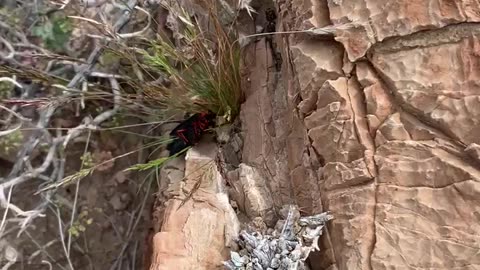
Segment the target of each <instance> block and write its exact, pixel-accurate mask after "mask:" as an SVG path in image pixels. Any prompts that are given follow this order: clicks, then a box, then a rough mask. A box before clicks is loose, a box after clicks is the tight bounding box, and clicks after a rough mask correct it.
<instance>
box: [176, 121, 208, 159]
mask: <svg viewBox="0 0 480 270" xmlns="http://www.w3.org/2000/svg"><path fill="white" fill-rule="evenodd" d="M214 126H215V114H214V113H211V112H208V113H196V114H194V115H192V116H190V117H189V118H188V119H186V120H184V121H183V122H181V123H180V124H179V125H178V126H177V127H175V128H174V129H173V130H172V132H170V136H171V137H172V138H173V141H172V142H170V143H169V144H168V145H167V149H168V151H169V152H170V156H172V155H175V154H177V153H178V152H180V151H182V150H184V149H185V148H187V147H189V146H193V145H195V144H197V143H198V142H199V141H200V139H201V138H202V135H203V134H204V133H205V130H207V129H208V128H210V127H214Z"/></svg>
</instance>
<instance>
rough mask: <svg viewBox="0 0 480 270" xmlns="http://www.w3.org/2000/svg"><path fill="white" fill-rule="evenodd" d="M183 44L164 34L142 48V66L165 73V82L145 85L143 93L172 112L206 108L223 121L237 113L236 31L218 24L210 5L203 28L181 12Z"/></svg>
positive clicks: (238, 90) (238, 51) (238, 59)
mask: <svg viewBox="0 0 480 270" xmlns="http://www.w3.org/2000/svg"><path fill="white" fill-rule="evenodd" d="M180 17H181V18H182V20H181V21H182V22H183V23H184V30H183V33H181V34H182V36H183V37H184V40H183V42H184V44H181V45H180V46H175V45H174V44H173V43H172V42H171V41H170V40H168V39H166V38H159V39H158V40H156V41H153V42H150V44H151V48H150V50H143V51H141V54H142V56H143V59H144V63H145V68H146V69H147V70H151V71H154V72H160V73H163V74H165V75H166V77H167V80H168V82H169V83H168V84H160V85H150V86H149V87H147V89H145V94H146V95H147V96H149V97H150V98H152V99H154V100H156V101H158V102H160V103H161V104H162V105H163V106H164V107H166V108H167V109H170V110H173V111H177V112H178V111H182V112H189V113H198V112H205V111H211V112H214V113H216V114H217V115H219V116H223V117H224V118H225V119H226V120H227V122H228V121H231V120H233V119H234V118H235V117H236V116H237V115H238V113H239V107H240V103H241V99H242V91H241V85H240V47H239V45H238V42H234V41H235V38H236V34H235V33H234V32H233V31H230V30H228V29H227V28H225V27H224V26H222V24H221V22H220V19H219V18H218V15H217V13H216V12H215V10H214V8H213V9H212V10H210V12H209V24H210V25H209V27H210V28H211V29H208V31H203V30H202V29H201V28H200V26H199V25H200V23H198V22H196V21H195V22H194V21H191V20H189V19H187V18H190V16H188V14H186V12H184V14H183V16H180Z"/></svg>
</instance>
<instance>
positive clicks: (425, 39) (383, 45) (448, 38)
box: [366, 22, 480, 58]
mask: <svg viewBox="0 0 480 270" xmlns="http://www.w3.org/2000/svg"><path fill="white" fill-rule="evenodd" d="M479 24H480V23H478V22H461V23H457V24H449V25H446V26H444V27H441V28H435V29H426V30H421V31H417V32H414V33H412V34H409V35H405V36H395V37H388V38H386V39H384V40H383V41H381V42H378V43H375V44H374V45H373V46H372V47H371V48H370V49H369V50H368V52H367V54H366V55H367V58H371V57H370V56H371V55H372V54H376V53H394V52H398V51H405V50H413V49H419V48H428V47H434V46H440V45H444V44H449V43H456V42H458V41H460V40H461V39H463V38H465V37H469V36H471V35H480V28H479Z"/></svg>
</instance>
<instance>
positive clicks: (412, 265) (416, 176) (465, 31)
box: [241, 0, 480, 270]
mask: <svg viewBox="0 0 480 270" xmlns="http://www.w3.org/2000/svg"><path fill="white" fill-rule="evenodd" d="M277 4H278V6H277V8H278V14H279V21H278V22H277V30H278V31H290V30H305V29H310V28H311V27H323V26H326V25H333V26H335V27H337V28H338V29H339V30H337V31H336V32H335V36H334V37H333V38H332V39H325V38H322V39H319V38H312V37H309V36H307V35H302V34H295V35H283V36H280V35H278V36H276V37H275V39H276V43H277V46H278V47H279V50H280V51H281V53H282V58H283V64H282V69H281V71H280V72H276V71H275V70H274V68H273V65H272V63H271V61H270V58H269V57H268V56H269V55H270V53H269V52H268V51H269V49H268V48H266V47H265V46H264V45H263V42H262V41H259V42H257V43H255V44H253V45H252V44H251V45H249V47H248V48H247V52H246V55H247V56H248V57H246V59H247V60H246V61H247V63H246V65H247V66H248V67H249V68H250V73H248V74H247V75H246V76H247V77H248V78H249V80H248V81H249V84H248V87H247V89H248V91H247V93H248V94H247V99H246V102H245V104H243V107H242V115H241V119H242V125H243V134H244V137H245V144H244V149H243V157H242V161H243V162H244V163H246V164H248V165H249V166H251V167H252V168H254V169H255V170H257V172H258V174H260V175H263V176H264V177H265V179H267V180H266V182H267V187H268V188H269V190H270V191H271V193H272V194H276V196H274V197H273V198H272V199H273V201H274V207H275V209H276V210H278V209H279V207H280V206H281V205H283V204H286V203H291V202H296V203H297V204H298V205H299V206H300V207H301V208H302V209H303V210H304V211H306V212H307V213H310V214H312V213H318V212H322V211H330V212H331V213H332V214H333V216H334V217H335V219H334V220H333V221H332V222H331V223H329V224H328V225H327V231H326V236H325V237H324V238H323V239H322V243H321V247H322V251H321V254H314V255H313V256H312V257H311V260H312V261H311V265H312V267H313V269H339V270H340V269H341V270H347V269H417V268H422V269H479V268H480V254H479V253H478V250H479V249H480V237H479V236H478V235H480V225H478V224H480V215H479V214H478V213H479V210H480V203H479V202H478V200H476V199H475V198H478V196H479V195H480V183H479V181H480V160H479V157H480V155H479V153H480V151H479V149H480V148H479V146H478V145H479V144H480V142H479V140H480V139H479V138H480V137H479V134H480V98H479V96H480V85H479V83H478V82H479V81H480V80H479V79H480V77H479V76H480V71H479V70H480V69H479V68H478V67H479V65H478V63H479V61H480V57H479V55H478V48H479V47H480V46H479V37H480V33H479V30H478V29H479V28H478V24H476V22H478V21H479V20H480V17H479V16H480V15H479V14H480V6H479V5H478V3H477V2H475V1H460V0H458V1H433V2H432V1H430V2H428V1H427V2H425V1H406V0H405V1H396V0H395V1H394V0H392V1H390V0H386V1H384V0H362V1H357V0H342V1H340V0H328V1H327V0H313V1H279V2H278V3H277ZM259 56H262V57H259ZM249 59H250V60H249ZM264 70H268V71H269V72H268V73H267V74H266V75H265V74H263V73H262V72H263V71H264Z"/></svg>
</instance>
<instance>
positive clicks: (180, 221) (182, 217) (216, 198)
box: [150, 143, 239, 270]
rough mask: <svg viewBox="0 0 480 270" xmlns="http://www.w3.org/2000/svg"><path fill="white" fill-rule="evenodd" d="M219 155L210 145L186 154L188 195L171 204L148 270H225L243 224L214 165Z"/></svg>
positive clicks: (200, 146) (155, 241) (204, 144)
mask: <svg viewBox="0 0 480 270" xmlns="http://www.w3.org/2000/svg"><path fill="white" fill-rule="evenodd" d="M215 153H216V147H215V145H213V144H212V143H202V144H200V145H198V146H197V147H195V148H193V149H191V150H189V151H188V153H187V157H186V167H185V176H186V179H185V183H184V185H183V186H184V189H182V190H179V191H178V194H179V196H178V197H177V198H172V199H171V200H169V201H168V202H167V207H166V210H165V216H164V218H163V220H164V222H163V224H162V227H161V231H160V232H158V233H156V234H155V236H154V238H153V254H154V257H153V258H152V264H151V267H150V269H152V270H153V269H155V270H159V269H165V270H167V269H168V270H170V269H205V270H207V269H208V270H210V269H223V266H222V261H224V260H226V259H227V258H228V255H229V253H228V249H229V247H232V245H233V244H234V243H233V239H234V238H235V237H236V236H237V234H238V231H239V224H238V220H237V218H236V215H235V213H234V211H233V209H232V208H231V206H230V204H229V202H228V197H227V195H226V194H225V188H224V183H223V179H222V177H221V176H220V174H219V172H218V171H217V169H216V165H215V162H213V160H214V157H215ZM182 202H184V204H183V203H182Z"/></svg>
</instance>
